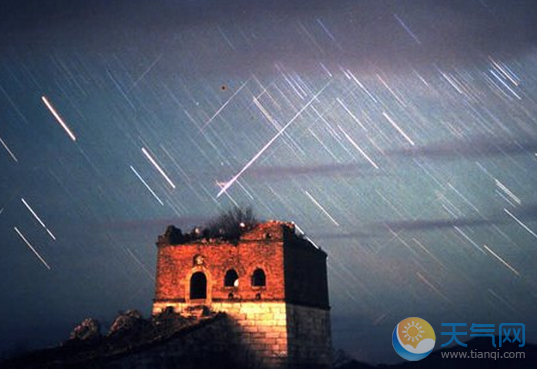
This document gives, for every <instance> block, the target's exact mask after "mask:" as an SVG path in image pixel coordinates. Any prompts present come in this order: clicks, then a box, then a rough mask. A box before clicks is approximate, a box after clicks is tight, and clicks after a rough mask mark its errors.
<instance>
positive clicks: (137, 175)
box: [130, 165, 164, 205]
mask: <svg viewBox="0 0 537 369" xmlns="http://www.w3.org/2000/svg"><path fill="white" fill-rule="evenodd" d="M130 167H131V170H132V171H133V172H134V174H135V175H136V177H138V179H139V180H140V181H141V182H142V183H143V184H144V186H145V188H147V189H148V190H149V192H151V195H153V197H154V198H155V199H157V201H158V202H159V203H160V205H164V203H163V202H162V200H161V199H159V197H158V196H157V194H156V193H155V191H153V190H152V189H151V187H149V185H148V184H147V182H146V181H144V179H143V178H142V176H140V175H139V174H138V172H137V171H136V169H134V167H133V166H132V165H131V166H130Z"/></svg>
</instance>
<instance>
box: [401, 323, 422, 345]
mask: <svg viewBox="0 0 537 369" xmlns="http://www.w3.org/2000/svg"><path fill="white" fill-rule="evenodd" d="M422 328H423V327H420V326H419V324H417V323H414V321H412V324H410V323H408V325H407V326H406V327H405V330H404V331H403V333H405V337H406V338H407V339H406V340H407V341H410V340H412V342H414V340H416V341H418V342H419V340H420V337H422V335H421V334H420V333H425V331H422V330H421V329H422Z"/></svg>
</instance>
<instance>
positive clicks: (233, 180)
mask: <svg viewBox="0 0 537 369" xmlns="http://www.w3.org/2000/svg"><path fill="white" fill-rule="evenodd" d="M329 85H330V82H328V83H327V84H326V85H325V86H324V87H323V88H321V90H320V91H319V92H317V93H316V94H315V96H313V97H312V98H311V100H310V101H309V102H308V103H307V104H306V105H304V107H302V109H300V110H299V111H298V113H296V114H295V116H294V117H293V118H292V119H291V120H290V121H289V122H288V123H287V124H286V125H285V126H283V128H282V129H280V131H279V132H278V133H276V135H275V136H274V137H272V139H271V140H270V141H269V142H267V144H266V145H265V146H263V148H262V149H261V150H260V151H259V152H258V153H257V154H255V155H254V157H253V158H252V159H250V161H249V162H248V163H246V165H245V166H244V167H243V168H242V169H241V170H240V171H239V172H238V173H237V174H236V175H235V176H234V177H233V178H231V179H230V180H229V181H228V182H227V183H226V184H225V186H224V187H222V189H221V190H220V192H218V195H216V198H219V197H220V196H221V195H222V194H223V193H224V192H226V191H227V189H228V188H230V187H231V186H232V185H233V183H235V181H237V179H239V177H240V176H241V175H242V173H244V172H246V170H247V169H248V168H249V167H250V166H251V165H252V164H253V163H254V162H255V161H256V160H257V159H258V158H259V157H260V156H261V155H262V154H263V153H264V152H265V151H266V150H267V149H268V148H269V147H270V145H272V143H273V142H274V141H276V139H277V138H278V137H280V136H281V135H282V134H283V133H284V132H285V130H286V129H287V128H288V127H289V126H290V125H291V124H292V123H293V122H294V121H295V120H296V119H297V118H298V117H299V116H300V114H302V113H303V112H304V110H306V109H307V108H308V107H309V106H310V105H311V104H312V103H313V101H315V100H316V99H317V97H319V95H320V94H321V93H322V92H323V91H324V90H325V89H326V88H327V87H328V86H329Z"/></svg>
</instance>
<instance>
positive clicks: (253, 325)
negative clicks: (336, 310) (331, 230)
mask: <svg viewBox="0 0 537 369" xmlns="http://www.w3.org/2000/svg"><path fill="white" fill-rule="evenodd" d="M157 247H158V255H157V279H156V293H155V299H154V303H153V314H154V315H157V314H159V313H161V312H163V311H165V310H166V309H168V310H171V309H173V310H174V311H175V312H178V313H181V314H183V315H190V316H192V315H196V314H201V312H202V311H203V310H211V311H216V312H225V313H226V314H227V315H228V316H229V317H231V318H232V319H233V320H234V321H235V322H236V323H237V326H238V328H239V334H240V340H241V342H242V344H243V345H246V346H247V347H248V348H249V349H250V350H251V351H252V352H253V354H254V355H255V357H256V360H257V362H258V363H259V365H260V366H261V367H267V368H308V369H314V368H329V367H330V364H331V332H330V313H329V309H330V308H329V302H328V286H327V273H326V257H327V255H326V253H325V252H324V251H322V250H321V249H319V248H318V247H317V246H315V245H314V244H313V243H312V242H311V241H310V240H308V239H307V238H306V237H304V236H303V235H301V234H300V233H298V232H297V230H296V227H295V225H294V224H293V223H287V222H278V221H270V222H266V223H262V224H258V225H255V226H252V227H250V228H248V229H244V231H243V232H242V234H241V235H240V237H239V238H238V239H236V240H233V241H229V240H225V239H224V238H208V237H203V236H202V235H200V236H199V237H191V236H187V235H183V234H182V233H181V231H180V230H178V229H176V228H174V227H169V228H168V230H167V231H166V234H165V235H164V236H161V237H159V241H158V242H157ZM208 344H210V343H208Z"/></svg>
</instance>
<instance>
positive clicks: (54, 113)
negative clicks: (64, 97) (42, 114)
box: [41, 96, 76, 141]
mask: <svg viewBox="0 0 537 369" xmlns="http://www.w3.org/2000/svg"><path fill="white" fill-rule="evenodd" d="M41 100H43V102H44V103H45V105H46V106H47V108H48V110H50V112H51V113H52V115H53V116H54V118H56V120H57V121H58V123H60V125H61V126H62V127H63V129H64V130H65V132H67V134H68V135H69V137H71V140H73V141H76V137H75V135H74V133H73V132H72V131H71V130H70V129H69V127H68V126H67V124H65V122H64V121H63V119H62V117H60V114H58V112H57V111H56V109H54V107H53V106H52V104H51V103H50V102H49V101H48V100H47V97H46V96H41Z"/></svg>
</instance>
